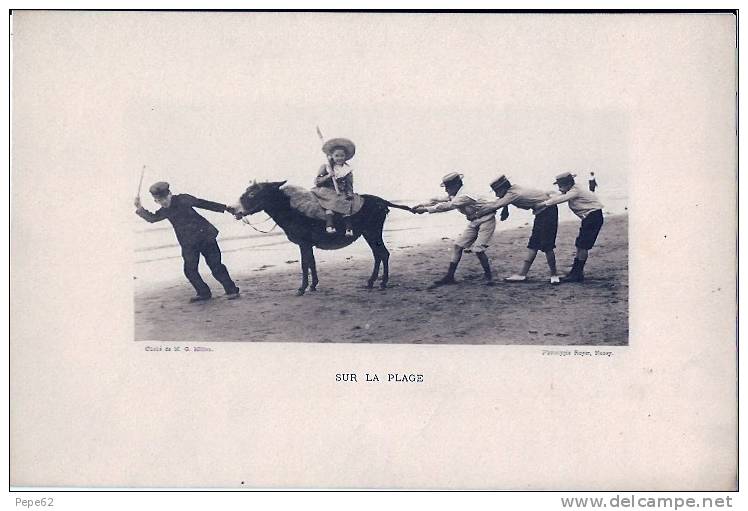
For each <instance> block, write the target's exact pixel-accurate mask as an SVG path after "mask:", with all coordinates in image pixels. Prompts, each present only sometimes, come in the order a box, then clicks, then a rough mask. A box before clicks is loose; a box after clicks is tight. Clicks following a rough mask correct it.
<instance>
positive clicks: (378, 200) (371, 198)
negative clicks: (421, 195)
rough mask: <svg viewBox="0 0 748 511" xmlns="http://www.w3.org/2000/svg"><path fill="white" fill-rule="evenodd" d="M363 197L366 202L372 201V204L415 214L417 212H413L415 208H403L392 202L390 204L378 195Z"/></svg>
mask: <svg viewBox="0 0 748 511" xmlns="http://www.w3.org/2000/svg"><path fill="white" fill-rule="evenodd" d="M361 197H363V198H364V201H367V200H368V201H371V203H372V204H377V205H379V206H384V207H390V208H396V209H403V210H405V211H410V212H411V213H415V211H413V208H411V207H408V206H403V205H402V204H395V203H392V202H390V201H388V200H386V199H383V198H381V197H377V196H376V195H366V194H364V195H361Z"/></svg>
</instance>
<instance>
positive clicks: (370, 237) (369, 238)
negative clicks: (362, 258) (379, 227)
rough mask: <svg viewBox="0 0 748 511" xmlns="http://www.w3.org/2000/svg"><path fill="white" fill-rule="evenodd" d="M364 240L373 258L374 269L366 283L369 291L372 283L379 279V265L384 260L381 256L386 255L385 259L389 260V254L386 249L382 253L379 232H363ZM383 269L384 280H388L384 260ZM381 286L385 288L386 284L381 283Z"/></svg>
mask: <svg viewBox="0 0 748 511" xmlns="http://www.w3.org/2000/svg"><path fill="white" fill-rule="evenodd" d="M364 239H365V240H366V243H368V244H369V247H370V248H371V253H372V255H373V256H374V269H373V271H372V272H371V276H370V277H369V280H368V281H367V282H366V287H368V288H369V289H371V288H372V287H374V281H375V280H377V277H379V265H380V264H381V263H382V261H383V260H384V258H383V255H384V254H386V256H387V258H389V255H390V253H389V252H387V249H386V248H385V249H384V252H383V251H382V249H383V248H384V242H383V241H382V233H381V231H380V232H379V233H376V232H369V231H364ZM384 268H385V270H384V278H388V273H389V272H388V267H387V262H386V260H384ZM383 284H384V285H385V286H386V285H387V282H386V281H383Z"/></svg>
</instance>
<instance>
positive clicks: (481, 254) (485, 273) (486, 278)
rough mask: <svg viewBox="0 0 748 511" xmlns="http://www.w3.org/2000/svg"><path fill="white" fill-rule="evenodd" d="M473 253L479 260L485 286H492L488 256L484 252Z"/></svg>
mask: <svg viewBox="0 0 748 511" xmlns="http://www.w3.org/2000/svg"><path fill="white" fill-rule="evenodd" d="M475 255H476V256H478V261H480V265H481V266H482V267H483V280H484V281H485V282H486V285H487V286H492V285H493V275H492V274H491V265H490V264H489V262H488V256H486V253H485V252H476V253H475Z"/></svg>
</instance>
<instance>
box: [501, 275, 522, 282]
mask: <svg viewBox="0 0 748 511" xmlns="http://www.w3.org/2000/svg"><path fill="white" fill-rule="evenodd" d="M504 280H505V281H506V282H524V281H526V280H527V276H526V275H512V276H511V277H504Z"/></svg>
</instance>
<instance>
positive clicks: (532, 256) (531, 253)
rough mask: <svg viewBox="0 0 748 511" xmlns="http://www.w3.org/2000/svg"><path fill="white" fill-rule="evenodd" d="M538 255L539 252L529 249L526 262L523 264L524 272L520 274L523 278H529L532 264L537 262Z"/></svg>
mask: <svg viewBox="0 0 748 511" xmlns="http://www.w3.org/2000/svg"><path fill="white" fill-rule="evenodd" d="M537 255H538V251H537V250H533V249H531V248H528V249H527V255H526V256H525V260H524V261H523V262H522V271H520V272H519V274H520V275H522V276H523V277H525V276H527V273H528V272H529V271H530V267H531V266H532V263H533V262H534V261H535V256H537Z"/></svg>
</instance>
